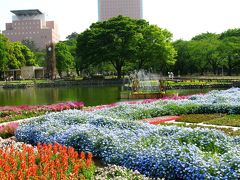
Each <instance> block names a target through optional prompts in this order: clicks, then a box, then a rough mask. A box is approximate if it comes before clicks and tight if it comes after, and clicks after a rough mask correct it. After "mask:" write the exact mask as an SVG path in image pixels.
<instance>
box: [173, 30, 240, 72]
mask: <svg viewBox="0 0 240 180" xmlns="http://www.w3.org/2000/svg"><path fill="white" fill-rule="evenodd" d="M239 44H240V29H229V30H227V31H225V32H223V33H221V34H215V33H209V32H207V33H202V34H200V35H197V36H195V37H193V38H192V40H190V41H182V40H178V41H176V42H175V43H174V46H175V48H176V50H177V54H178V56H177V62H176V65H175V68H174V69H175V72H181V74H187V73H191V74H192V73H193V72H195V73H200V74H201V75H203V74H204V73H205V72H208V71H211V72H212V73H213V74H220V73H221V74H222V75H223V73H224V72H227V74H228V75H232V73H239V72H240V63H239V61H240V46H239Z"/></svg>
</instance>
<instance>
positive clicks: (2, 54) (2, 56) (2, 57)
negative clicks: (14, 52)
mask: <svg viewBox="0 0 240 180" xmlns="http://www.w3.org/2000/svg"><path fill="white" fill-rule="evenodd" d="M8 46H9V41H8V39H7V38H6V37H5V36H4V35H2V34H0V75H2V72H3V71H5V70H6V69H7V61H8Z"/></svg>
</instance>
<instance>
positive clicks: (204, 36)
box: [192, 32, 219, 41]
mask: <svg viewBox="0 0 240 180" xmlns="http://www.w3.org/2000/svg"><path fill="white" fill-rule="evenodd" d="M216 39H219V34H216V33H210V32H206V33H202V34H199V35H196V36H194V37H193V38H192V40H193V41H200V40H216Z"/></svg>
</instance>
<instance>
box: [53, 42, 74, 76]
mask: <svg viewBox="0 0 240 180" xmlns="http://www.w3.org/2000/svg"><path fill="white" fill-rule="evenodd" d="M55 52H56V62H57V64H56V67H57V70H58V73H59V75H60V76H62V72H63V71H65V72H67V73H69V72H70V69H72V68H73V67H74V57H73V56H72V54H71V53H70V51H69V49H68V47H67V45H66V44H65V43H64V42H59V43H57V44H56V47H55Z"/></svg>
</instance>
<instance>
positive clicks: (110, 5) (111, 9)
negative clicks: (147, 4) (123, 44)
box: [98, 0, 142, 21]
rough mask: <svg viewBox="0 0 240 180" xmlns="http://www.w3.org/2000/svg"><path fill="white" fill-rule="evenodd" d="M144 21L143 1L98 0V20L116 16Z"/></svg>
mask: <svg viewBox="0 0 240 180" xmlns="http://www.w3.org/2000/svg"><path fill="white" fill-rule="evenodd" d="M119 15H122V16H128V17H130V18H133V19H142V0H98V20H99V21H104V20H107V19H109V18H111V17H115V16H119Z"/></svg>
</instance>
